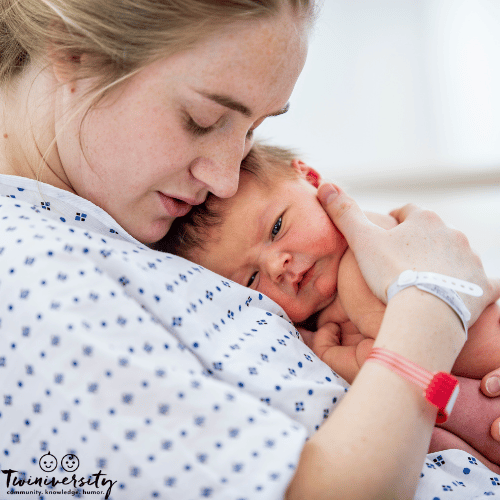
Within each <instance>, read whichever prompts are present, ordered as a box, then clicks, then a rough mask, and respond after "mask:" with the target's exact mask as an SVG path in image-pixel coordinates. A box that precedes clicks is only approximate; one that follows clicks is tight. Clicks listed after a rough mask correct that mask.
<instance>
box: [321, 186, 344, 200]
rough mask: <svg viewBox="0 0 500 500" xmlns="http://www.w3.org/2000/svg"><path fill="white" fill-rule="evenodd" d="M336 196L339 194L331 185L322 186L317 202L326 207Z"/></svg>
mask: <svg viewBox="0 0 500 500" xmlns="http://www.w3.org/2000/svg"><path fill="white" fill-rule="evenodd" d="M338 194H339V192H338V191H337V190H336V189H335V187H334V186H333V184H324V185H323V186H322V189H321V193H320V196H319V201H321V203H323V205H328V204H329V203H331V202H332V201H333V200H334V199H335V197H336V196H337V195H338Z"/></svg>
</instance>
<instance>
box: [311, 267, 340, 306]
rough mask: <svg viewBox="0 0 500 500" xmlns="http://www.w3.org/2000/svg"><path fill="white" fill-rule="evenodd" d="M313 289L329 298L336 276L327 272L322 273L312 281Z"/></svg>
mask: <svg viewBox="0 0 500 500" xmlns="http://www.w3.org/2000/svg"><path fill="white" fill-rule="evenodd" d="M314 289H315V290H316V293H317V294H318V295H319V296H320V297H324V298H325V300H326V299H330V298H332V297H333V295H334V293H335V289H336V276H333V275H330V274H329V273H323V274H321V275H320V276H318V279H317V280H316V281H315V282H314Z"/></svg>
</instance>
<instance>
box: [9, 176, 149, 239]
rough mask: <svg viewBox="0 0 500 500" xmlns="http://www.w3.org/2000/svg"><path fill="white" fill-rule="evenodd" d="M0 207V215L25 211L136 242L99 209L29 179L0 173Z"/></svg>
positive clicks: (59, 222)
mask: <svg viewBox="0 0 500 500" xmlns="http://www.w3.org/2000/svg"><path fill="white" fill-rule="evenodd" d="M0 210H1V211H2V212H3V217H9V215H10V216H13V217H16V214H17V216H19V214H20V213H21V212H23V214H24V215H23V217H26V216H28V215H27V214H29V215H31V216H32V217H33V219H34V220H39V221H40V220H41V221H43V220H44V219H45V220H51V221H53V222H54V223H56V224H61V223H62V224H65V225H67V226H73V227H75V228H80V229H84V230H86V231H91V232H94V233H99V234H101V235H103V236H106V237H110V238H115V239H123V240H127V241H130V242H132V243H135V244H140V243H139V242H138V241H137V240H135V239H134V238H133V237H132V236H130V235H129V234H128V233H127V232H126V231H125V230H124V229H123V228H121V227H120V225H119V224H118V223H117V222H116V221H115V220H114V219H113V218H112V217H111V216H110V215H109V214H108V213H106V212H105V211H104V210H103V209H102V208H100V207H98V206H97V205H94V204H93V203H92V202H90V201H88V200H86V199H84V198H82V197H80V196H78V195H76V194H74V193H71V192H69V191H65V190H63V189H59V188H57V187H54V186H51V185H49V184H45V183H43V182H39V181H36V180H33V179H27V178H24V177H17V176H12V175H0ZM34 214H38V215H39V217H36V216H35V215H34ZM38 230H39V229H38Z"/></svg>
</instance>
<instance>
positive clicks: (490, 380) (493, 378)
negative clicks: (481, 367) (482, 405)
mask: <svg viewBox="0 0 500 500" xmlns="http://www.w3.org/2000/svg"><path fill="white" fill-rule="evenodd" d="M481 391H483V394H484V395H485V396H488V397H490V398H495V397H497V396H500V368H497V369H496V370H493V371H492V372H490V373H488V374H487V375H486V376H484V377H483V380H481Z"/></svg>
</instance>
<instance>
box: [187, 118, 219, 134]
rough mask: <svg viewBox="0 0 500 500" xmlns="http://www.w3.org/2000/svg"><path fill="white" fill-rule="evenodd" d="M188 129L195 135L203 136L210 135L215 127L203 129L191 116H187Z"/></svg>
mask: <svg viewBox="0 0 500 500" xmlns="http://www.w3.org/2000/svg"><path fill="white" fill-rule="evenodd" d="M186 129H187V131H188V132H190V133H191V134H193V135H196V136H202V135H206V134H208V133H210V132H211V131H212V130H213V129H214V125H210V127H202V126H201V125H198V124H197V123H196V122H195V121H194V120H193V119H192V118H191V117H190V116H186Z"/></svg>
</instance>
